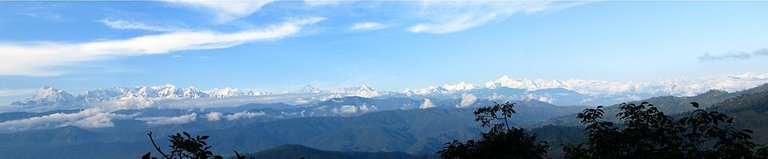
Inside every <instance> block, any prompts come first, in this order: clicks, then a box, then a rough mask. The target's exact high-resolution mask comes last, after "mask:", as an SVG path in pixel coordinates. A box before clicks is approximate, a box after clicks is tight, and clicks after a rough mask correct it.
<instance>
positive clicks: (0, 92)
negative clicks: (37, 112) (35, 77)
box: [0, 88, 37, 97]
mask: <svg viewBox="0 0 768 159" xmlns="http://www.w3.org/2000/svg"><path fill="white" fill-rule="evenodd" d="M35 90H37V89H35V88H29V89H2V88H0V97H6V96H18V95H24V94H32V93H34V92H35Z"/></svg>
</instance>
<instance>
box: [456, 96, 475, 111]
mask: <svg viewBox="0 0 768 159" xmlns="http://www.w3.org/2000/svg"><path fill="white" fill-rule="evenodd" d="M475 101H477V97H475V95H472V94H463V95H461V102H460V103H459V105H458V107H460V108H466V107H469V106H471V105H472V104H474V103H475Z"/></svg>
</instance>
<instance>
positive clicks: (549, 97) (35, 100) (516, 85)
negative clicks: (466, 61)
mask: <svg viewBox="0 0 768 159" xmlns="http://www.w3.org/2000/svg"><path fill="white" fill-rule="evenodd" d="M766 82H768V78H764V76H762V75H754V74H741V75H736V76H728V77H720V78H711V79H696V80H687V79H681V80H668V81H662V82H658V83H642V82H610V81H601V80H576V79H572V80H541V79H536V80H530V79H526V78H512V77H510V76H502V77H501V78H499V79H496V80H492V81H489V82H486V83H485V84H482V85H480V84H472V83H466V82H460V83H458V84H453V85H450V84H445V85H443V86H430V87H427V88H421V89H406V90H405V91H402V92H393V91H381V90H375V89H372V88H371V87H368V86H367V85H360V86H356V87H350V88H339V89H336V90H323V89H319V88H315V87H313V86H311V85H306V86H304V87H303V88H301V89H299V90H296V91H292V92H288V91H286V92H284V93H270V92H265V91H255V90H247V91H246V90H240V89H237V88H213V89H208V90H200V89H197V88H195V87H188V88H179V87H176V86H174V85H171V84H166V85H159V86H137V87H114V88H98V89H93V90H89V91H86V92H84V93H83V94H80V95H77V96H74V98H73V97H70V96H73V95H71V94H68V93H66V92H63V91H61V92H63V93H58V94H60V96H52V94H57V93H46V92H45V91H42V92H41V91H38V93H37V94H35V95H34V96H33V97H31V98H30V99H27V100H24V101H18V102H14V103H13V105H15V106H22V107H32V106H34V107H40V106H51V107H53V106H56V107H60V108H66V107H78V108H79V107H82V106H92V105H98V104H101V103H105V102H107V103H108V102H112V103H108V104H107V105H114V103H120V104H128V103H133V104H141V105H139V106H127V107H137V108H143V107H147V106H153V105H158V104H163V103H168V102H169V101H173V100H176V101H180V102H181V103H184V102H186V101H188V100H192V101H195V103H201V102H200V100H197V99H201V100H204V101H203V102H202V103H205V102H207V101H215V103H230V105H242V104H248V102H263V101H260V100H253V99H244V98H248V97H273V96H275V97H277V98H273V99H280V100H278V101H269V103H274V102H282V103H291V104H305V103H311V102H317V101H324V100H328V99H332V98H340V97H349V96H357V97H366V98H389V97H402V98H413V99H424V98H430V99H437V100H445V99H455V98H461V97H462V96H464V95H472V96H475V97H476V98H478V99H488V100H508V101H511V100H539V101H544V102H548V103H552V104H557V105H606V104H615V103H620V102H625V101H635V100H640V99H646V98H651V97H657V96H675V97H680V96H694V95H696V94H701V93H704V92H706V91H708V90H712V89H717V90H726V91H739V90H743V89H747V88H750V87H753V86H756V85H758V84H762V83H766ZM44 89H54V88H51V87H44V88H41V90H44ZM51 91H53V92H56V91H60V90H57V89H54V90H51ZM42 97H50V98H46V99H43V98H42ZM231 103H236V104H231ZM144 105H146V106H144ZM201 107H205V106H201ZM46 110H49V109H46ZM43 111H45V110H43Z"/></svg>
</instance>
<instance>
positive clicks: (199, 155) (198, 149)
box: [141, 132, 244, 159]
mask: <svg viewBox="0 0 768 159" xmlns="http://www.w3.org/2000/svg"><path fill="white" fill-rule="evenodd" d="M182 134H184V136H182ZM182 134H179V133H176V135H169V136H168V137H169V138H170V141H171V145H170V146H169V147H170V148H171V151H170V153H169V154H166V153H165V152H163V150H162V149H160V147H157V144H156V143H155V139H154V138H152V132H150V133H148V134H147V136H149V140H150V141H152V146H154V147H155V150H157V152H158V153H160V155H162V157H163V158H164V159H209V158H212V159H223V157H221V156H219V155H215V154H213V152H211V151H210V150H209V149H210V148H211V146H209V145H208V143H207V142H205V141H206V140H208V136H199V135H197V136H195V137H192V135H190V134H189V133H187V132H182ZM235 154H236V155H237V158H238V159H242V158H244V157H243V156H240V154H239V153H237V151H235ZM141 158H142V159H157V157H152V152H147V153H146V154H144V155H143V156H142V157H141Z"/></svg>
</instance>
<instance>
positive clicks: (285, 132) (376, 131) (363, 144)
mask: <svg viewBox="0 0 768 159" xmlns="http://www.w3.org/2000/svg"><path fill="white" fill-rule="evenodd" d="M326 102H327V103H317V104H314V105H313V107H320V106H327V107H328V108H331V107H332V106H339V105H341V106H343V105H347V104H348V105H357V106H359V105H362V104H366V105H368V104H370V105H381V109H390V108H393V109H392V110H388V111H378V112H371V113H365V114H358V115H353V116H341V117H338V116H337V117H304V118H285V119H279V118H275V117H276V115H278V114H284V113H282V112H283V111H287V110H283V109H269V108H257V109H252V110H249V111H244V112H231V113H221V114H220V115H218V118H219V119H218V120H215V121H211V120H208V118H209V117H210V116H208V114H209V113H210V112H211V111H215V110H205V111H199V110H173V109H157V108H147V109H140V110H121V111H116V112H112V113H110V114H105V115H111V116H116V117H121V118H123V117H124V119H118V118H114V119H111V120H112V122H113V124H114V125H113V126H111V127H98V128H81V127H75V126H73V125H70V126H56V124H58V123H53V124H51V125H53V128H51V129H34V130H29V131H23V132H12V133H0V153H2V154H4V155H5V157H9V158H135V157H136V156H126V154H137V155H140V154H143V153H145V152H148V151H151V145H150V144H149V143H148V142H147V138H146V132H148V131H152V132H153V133H154V134H157V136H156V137H157V140H159V141H160V142H161V143H160V144H165V143H167V142H166V140H167V138H165V135H167V134H171V133H175V132H180V131H189V132H192V133H194V134H206V135H210V136H211V139H210V140H209V143H210V144H211V145H214V147H213V149H215V152H232V150H238V151H239V152H258V151H261V150H266V149H269V148H272V147H276V146H280V145H285V144H301V145H307V146H310V147H318V148H322V149H324V150H330V151H361V152H396V151H401V152H406V153H410V154H419V155H421V154H427V155H430V154H434V152H435V151H437V150H438V149H439V148H441V147H442V146H443V143H445V142H449V141H452V140H454V139H459V140H466V139H470V138H476V137H479V136H478V135H479V134H480V131H481V130H482V129H481V128H480V127H479V126H478V124H477V123H476V122H475V121H474V116H473V111H474V109H473V107H474V106H481V105H488V104H492V103H493V102H492V101H486V100H478V101H476V102H475V104H476V105H472V106H471V107H467V108H455V107H454V105H456V104H458V103H460V101H451V100H448V101H443V102H435V105H438V107H437V108H429V109H418V108H415V109H407V110H401V109H397V108H398V107H399V106H391V107H390V106H387V104H390V105H397V104H398V103H399V104H403V103H414V104H416V103H418V104H421V102H420V101H415V100H412V99H407V98H400V99H396V100H387V99H369V98H361V97H347V98H339V99H335V100H330V101H326ZM517 103H518V105H517V107H516V110H517V112H518V114H519V115H515V116H513V119H512V120H511V122H512V123H514V125H518V126H524V127H528V126H530V125H532V123H536V122H539V121H542V120H545V119H547V118H551V117H555V116H560V115H564V114H569V113H574V112H576V111H579V110H581V109H580V108H577V107H559V106H554V105H551V104H548V103H544V102H540V101H518V102H517ZM414 106H415V107H418V105H414ZM253 107H254V108H255V107H256V106H253ZM266 107H270V106H266ZM308 108H312V107H308ZM358 109H359V108H358ZM259 112H263V113H264V114H261V113H259ZM51 113H56V112H51ZM49 114H50V113H49ZM77 114H84V113H81V112H77V113H68V112H65V113H62V114H59V115H55V116H57V117H65V118H71V116H74V115H77ZM130 114H133V115H130ZM190 114H196V115H194V116H192V117H193V118H183V117H184V116H189V115H190ZM238 114H239V115H238ZM248 114H254V117H253V118H247V117H246V116H248ZM268 114H272V115H268ZM2 116H4V114H0V117H2ZM8 116H9V117H14V118H18V115H8ZM97 116H100V115H97ZM24 117H28V116H24ZM86 118H87V117H86ZM229 118H233V119H235V120H229ZM99 119H103V118H99ZM189 119H192V120H190V121H187V122H179V123H172V122H178V121H183V120H189ZM40 120H52V119H51V118H40ZM83 121H89V120H83ZM149 121H153V122H154V123H162V122H170V123H169V124H152V122H149ZM24 122H31V121H24ZM15 123H18V122H15ZM64 123H80V121H77V120H75V121H67V122H64ZM0 125H3V127H7V126H10V125H8V124H7V123H3V122H0ZM16 145H23V146H16ZM37 150H51V151H50V152H51V153H43V154H41V153H32V152H36V151H37ZM79 153H85V154H88V155H84V156H79V155H78V156H75V155H67V154H79ZM229 155H231V154H229ZM88 156H90V157H88Z"/></svg>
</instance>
